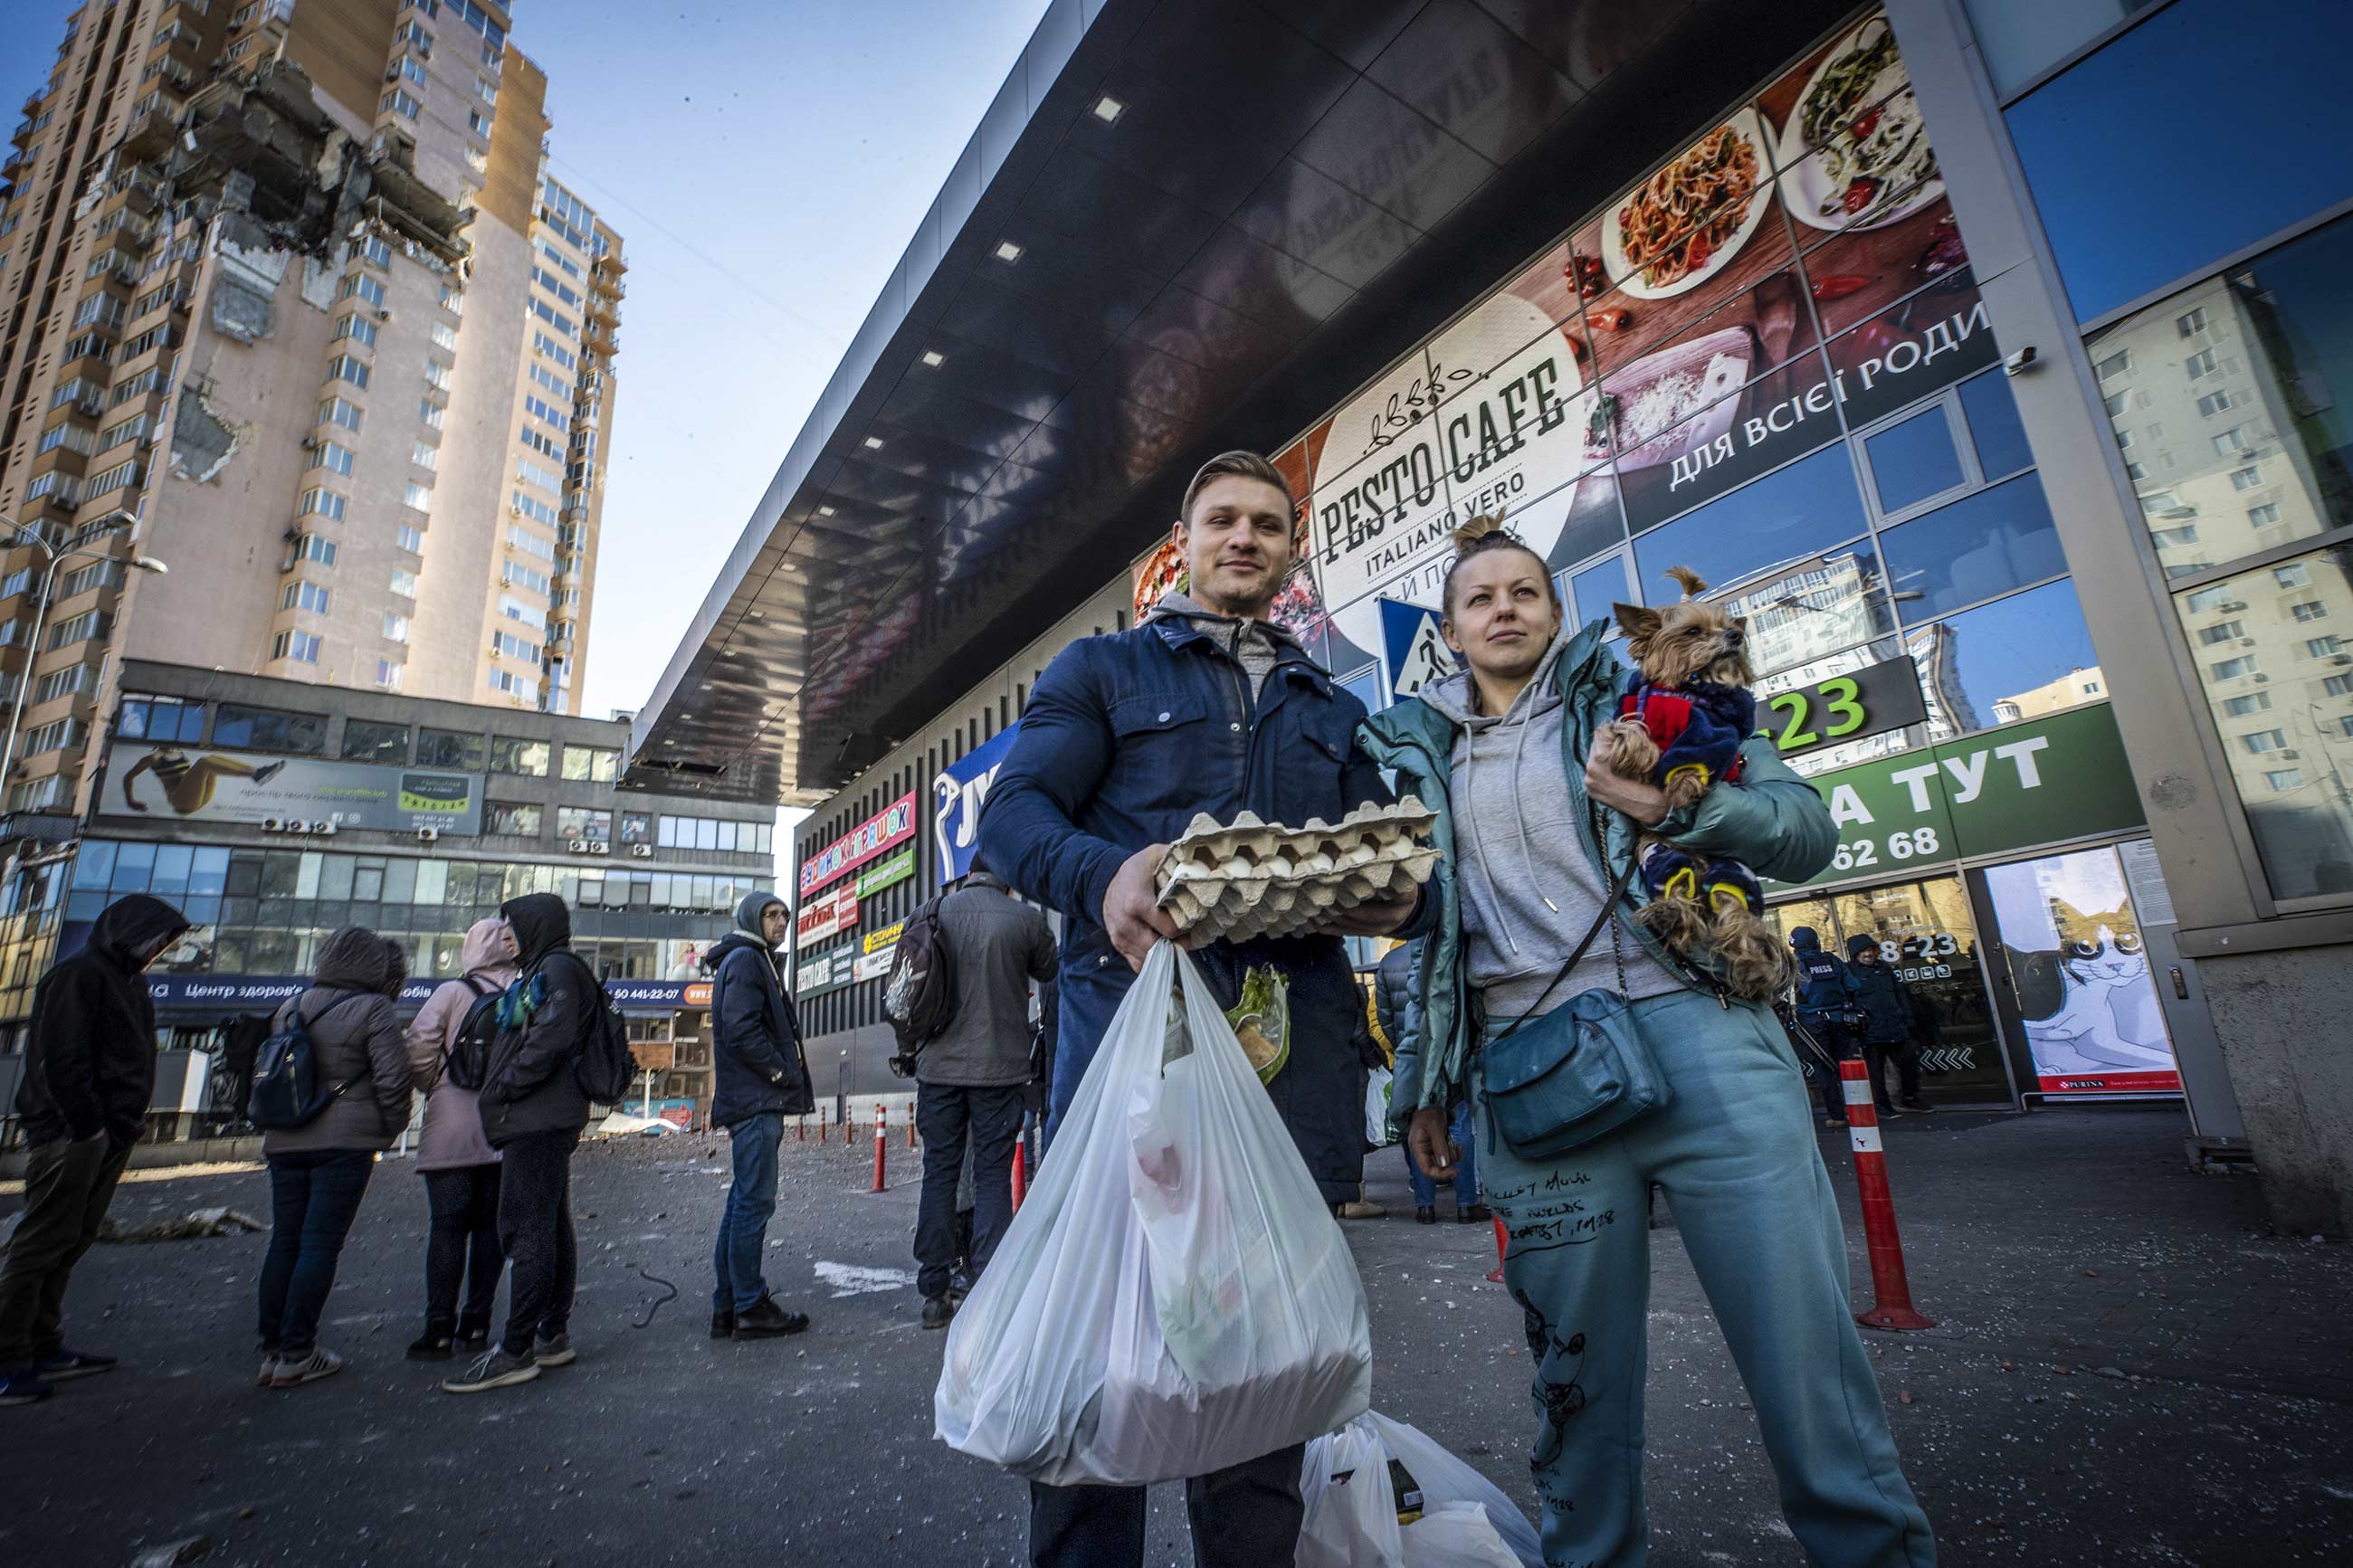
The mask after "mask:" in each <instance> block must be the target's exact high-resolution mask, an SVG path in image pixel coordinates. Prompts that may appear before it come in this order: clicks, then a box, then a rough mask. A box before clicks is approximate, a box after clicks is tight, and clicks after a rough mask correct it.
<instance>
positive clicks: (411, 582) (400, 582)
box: [392, 566, 417, 599]
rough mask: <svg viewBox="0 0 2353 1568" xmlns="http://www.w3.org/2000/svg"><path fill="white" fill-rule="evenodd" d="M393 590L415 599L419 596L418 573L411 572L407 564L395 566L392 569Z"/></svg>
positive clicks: (404, 596)
mask: <svg viewBox="0 0 2353 1568" xmlns="http://www.w3.org/2000/svg"><path fill="white" fill-rule="evenodd" d="M392 591H393V592H394V593H396V594H398V595H401V596H402V597H403V598H407V599H414V598H415V597H417V574H416V573H414V572H411V571H410V570H408V568H407V567H406V566H396V567H394V568H393V569H392Z"/></svg>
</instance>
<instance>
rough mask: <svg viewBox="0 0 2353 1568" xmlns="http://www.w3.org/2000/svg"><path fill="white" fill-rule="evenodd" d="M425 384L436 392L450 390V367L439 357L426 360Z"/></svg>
mask: <svg viewBox="0 0 2353 1568" xmlns="http://www.w3.org/2000/svg"><path fill="white" fill-rule="evenodd" d="M425 384H426V385H427V386H429V387H431V388H433V389H434V390H435V391H436V392H447V391H448V390H449V367H448V365H446V364H443V363H441V362H440V361H439V360H438V359H429V360H427V361H426V362H425Z"/></svg>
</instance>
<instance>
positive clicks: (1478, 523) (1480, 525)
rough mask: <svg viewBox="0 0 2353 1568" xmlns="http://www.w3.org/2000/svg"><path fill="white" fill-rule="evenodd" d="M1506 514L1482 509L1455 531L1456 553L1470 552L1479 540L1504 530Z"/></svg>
mask: <svg viewBox="0 0 2353 1568" xmlns="http://www.w3.org/2000/svg"><path fill="white" fill-rule="evenodd" d="M1503 527H1504V514H1503V513H1502V512H1500V511H1482V512H1481V513H1480V514H1479V515H1478V516H1476V517H1474V518H1472V520H1471V521H1468V522H1466V523H1464V524H1463V525H1462V526H1461V527H1460V528H1458V529H1456V530H1455V531H1454V553H1456V554H1457V555H1463V554H1468V553H1469V552H1471V550H1472V548H1473V547H1474V546H1476V545H1477V544H1478V542H1480V541H1481V540H1482V539H1484V538H1486V537H1487V536H1488V535H1489V534H1491V533H1499V532H1501V531H1503Z"/></svg>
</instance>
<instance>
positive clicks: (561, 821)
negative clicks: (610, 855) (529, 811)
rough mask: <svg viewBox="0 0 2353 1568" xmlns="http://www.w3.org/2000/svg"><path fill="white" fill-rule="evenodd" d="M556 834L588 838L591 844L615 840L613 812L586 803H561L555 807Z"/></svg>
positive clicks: (573, 837)
mask: <svg viewBox="0 0 2353 1568" xmlns="http://www.w3.org/2000/svg"><path fill="white" fill-rule="evenodd" d="M555 836H556V837H559V838H568V839H575V840H576V839H586V840H587V841H588V842H589V843H591V844H610V843H611V842H612V841H613V814H612V813H611V812H609V811H597V810H594V809H592V808H590V807H588V806H585V805H560V806H557V807H556V808H555Z"/></svg>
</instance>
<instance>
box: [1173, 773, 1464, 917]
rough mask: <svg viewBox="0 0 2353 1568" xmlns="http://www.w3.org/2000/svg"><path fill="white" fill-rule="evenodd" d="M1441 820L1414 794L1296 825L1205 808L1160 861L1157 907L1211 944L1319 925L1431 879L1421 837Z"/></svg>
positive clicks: (1430, 856)
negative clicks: (1223, 819)
mask: <svg viewBox="0 0 2353 1568" xmlns="http://www.w3.org/2000/svg"><path fill="white" fill-rule="evenodd" d="M1436 820H1437V817H1436V814H1435V813H1433V812H1431V811H1430V810H1429V809H1428V808H1426V807H1424V806H1423V805H1422V804H1421V803H1420V802H1419V800H1416V799H1414V798H1413V797H1412V796H1410V795H1409V796H1407V797H1406V799H1405V800H1403V801H1401V802H1399V803H1398V805H1390V806H1378V805H1366V806H1359V807H1358V808H1357V809H1356V810H1355V811H1352V812H1350V813H1349V814H1348V815H1347V816H1344V817H1342V818H1341V819H1340V821H1339V822H1337V823H1336V824H1335V823H1327V822H1325V821H1324V820H1323V819H1322V818H1320V817H1315V818H1310V819H1309V820H1308V822H1307V823H1306V824H1305V826H1300V827H1287V826H1282V825H1281V824H1279V823H1268V822H1264V821H1261V819H1260V818H1259V817H1258V816H1257V815H1256V814H1255V813H1252V812H1247V811H1245V812H1243V813H1242V814H1241V815H1240V816H1237V817H1236V818H1235V819H1234V820H1233V821H1232V822H1230V823H1220V822H1219V821H1218V820H1217V819H1216V818H1214V817H1212V816H1208V814H1207V813H1204V814H1202V815H1201V816H1196V817H1195V818H1194V819H1193V821H1192V823H1191V825H1190V826H1187V828H1186V830H1185V833H1184V836H1183V837H1180V838H1178V839H1177V841H1176V843H1175V844H1173V845H1171V846H1170V847H1169V850H1168V854H1167V857H1166V858H1165V859H1164V860H1162V862H1161V864H1160V869H1159V875H1158V885H1159V889H1160V898H1159V902H1160V907H1161V908H1162V909H1163V910H1166V911H1167V912H1168V915H1169V917H1170V919H1172V920H1173V921H1176V927H1177V929H1178V930H1179V931H1182V932H1184V933H1185V934H1186V935H1187V936H1199V937H1206V938H1207V939H1208V940H1213V941H1224V942H1244V941H1248V940H1249V939H1250V938H1252V937H1260V936H1269V937H1283V936H1296V935H1299V934H1302V933H1303V932H1307V931H1315V930H1317V929H1319V928H1321V927H1324V926H1327V925H1329V924H1330V923H1331V922H1332V921H1333V919H1334V918H1335V916H1336V915H1338V914H1341V913H1345V911H1347V910H1352V909H1354V908H1356V906H1357V905H1359V904H1362V903H1365V902H1366V901H1367V900H1373V899H1377V898H1381V897H1385V896H1392V895H1396V894H1400V893H1403V892H1406V891H1409V890H1410V889H1413V888H1417V887H1419V886H1420V885H1421V884H1422V883H1424V882H1426V881H1428V880H1429V879H1430V869H1431V868H1432V867H1434V866H1435V865H1436V864H1437V862H1438V852H1437V851H1436V850H1435V849H1432V848H1430V847H1429V846H1428V845H1427V843H1426V842H1424V840H1425V839H1426V837H1427V836H1428V834H1429V832H1430V827H1431V826H1432V825H1433V824H1434V823H1435V822H1436Z"/></svg>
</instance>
